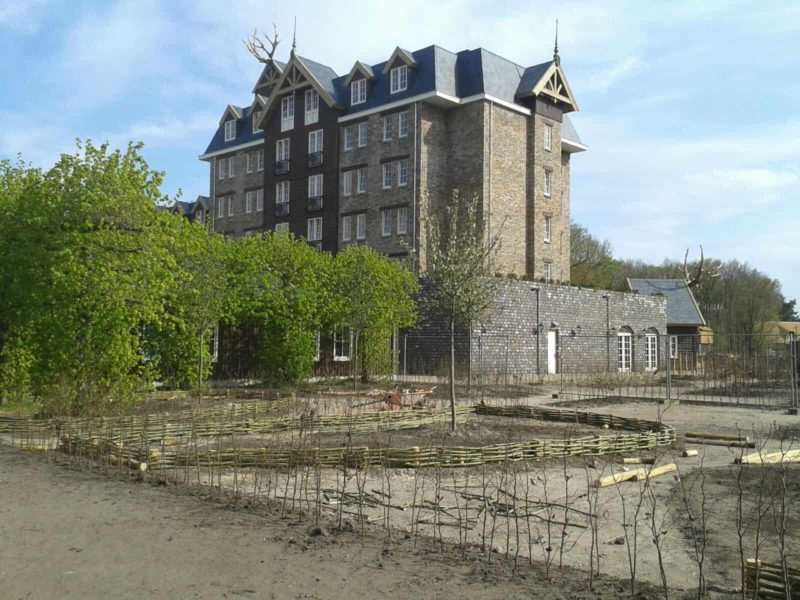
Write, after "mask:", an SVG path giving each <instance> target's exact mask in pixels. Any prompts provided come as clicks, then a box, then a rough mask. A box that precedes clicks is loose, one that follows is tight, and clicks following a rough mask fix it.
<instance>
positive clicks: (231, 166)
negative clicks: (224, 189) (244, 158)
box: [228, 156, 236, 178]
mask: <svg viewBox="0 0 800 600" xmlns="http://www.w3.org/2000/svg"><path fill="white" fill-rule="evenodd" d="M228 177H229V178H232V177H236V157H235V156H231V157H230V158H229V159H228Z"/></svg>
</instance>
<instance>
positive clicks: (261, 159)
mask: <svg viewBox="0 0 800 600" xmlns="http://www.w3.org/2000/svg"><path fill="white" fill-rule="evenodd" d="M258 170H259V171H263V170H264V151H263V150H259V151H258Z"/></svg>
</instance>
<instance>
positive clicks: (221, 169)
mask: <svg viewBox="0 0 800 600" xmlns="http://www.w3.org/2000/svg"><path fill="white" fill-rule="evenodd" d="M227 170H228V161H227V160H226V159H224V158H221V159H220V161H219V162H218V163H217V178H218V179H225V177H226V176H227Z"/></svg>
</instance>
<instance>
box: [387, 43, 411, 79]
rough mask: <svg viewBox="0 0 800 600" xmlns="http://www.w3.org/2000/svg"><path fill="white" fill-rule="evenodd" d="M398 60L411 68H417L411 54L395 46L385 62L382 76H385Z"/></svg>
mask: <svg viewBox="0 0 800 600" xmlns="http://www.w3.org/2000/svg"><path fill="white" fill-rule="evenodd" d="M398 60H400V61H402V62H404V63H405V64H406V65H408V66H409V67H411V68H416V67H417V66H418V63H417V59H416V58H414V55H413V54H412V53H411V52H409V51H408V50H403V49H402V48H401V47H400V46H397V48H395V49H394V52H392V55H391V56H390V57H389V60H387V61H386V65H385V66H384V67H383V74H384V75H386V74H387V73H388V72H389V71H390V70H391V69H392V68H393V67H394V66H395V64H396V63H397V61H398Z"/></svg>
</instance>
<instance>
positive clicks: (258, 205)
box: [256, 190, 264, 212]
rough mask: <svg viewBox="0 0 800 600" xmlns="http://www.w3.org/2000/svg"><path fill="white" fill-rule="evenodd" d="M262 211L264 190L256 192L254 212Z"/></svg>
mask: <svg viewBox="0 0 800 600" xmlns="http://www.w3.org/2000/svg"><path fill="white" fill-rule="evenodd" d="M263 210H264V190H256V212H262V211H263Z"/></svg>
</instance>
